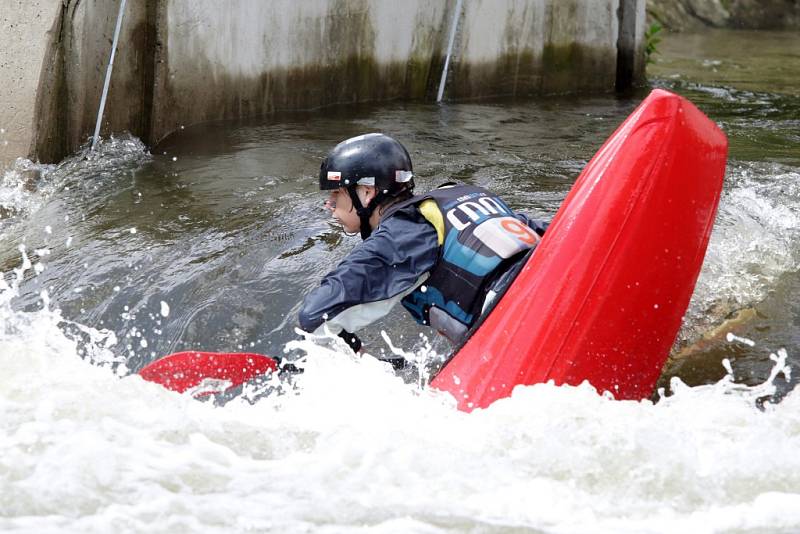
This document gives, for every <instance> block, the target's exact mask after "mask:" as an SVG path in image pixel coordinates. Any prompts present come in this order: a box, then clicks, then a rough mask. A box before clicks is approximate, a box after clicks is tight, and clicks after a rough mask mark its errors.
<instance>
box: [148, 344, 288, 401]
mask: <svg viewBox="0 0 800 534" xmlns="http://www.w3.org/2000/svg"><path fill="white" fill-rule="evenodd" d="M277 367H278V362H277V361H275V360H274V359H272V358H270V357H269V356H264V355H262V354H249V353H242V352H230V353H227V352H200V351H194V350H193V351H186V352H176V353H175V354H170V355H169V356H164V357H163V358H159V359H158V360H156V361H154V362H151V363H149V364H147V365H145V366H144V367H143V368H142V369H141V370H140V371H139V375H140V376H141V377H142V378H144V379H145V380H147V381H149V382H155V383H157V384H161V385H162V386H164V387H165V388H167V389H170V390H172V391H177V392H178V393H183V392H184V391H187V390H191V391H190V392H191V394H192V395H193V396H195V397H202V396H205V395H210V394H212V393H219V392H222V391H226V390H228V389H230V388H232V387H236V386H239V385H241V384H243V383H245V382H247V381H248V380H250V379H252V378H255V377H256V376H258V375H263V374H266V373H267V372H270V371H274V370H275V369H277Z"/></svg>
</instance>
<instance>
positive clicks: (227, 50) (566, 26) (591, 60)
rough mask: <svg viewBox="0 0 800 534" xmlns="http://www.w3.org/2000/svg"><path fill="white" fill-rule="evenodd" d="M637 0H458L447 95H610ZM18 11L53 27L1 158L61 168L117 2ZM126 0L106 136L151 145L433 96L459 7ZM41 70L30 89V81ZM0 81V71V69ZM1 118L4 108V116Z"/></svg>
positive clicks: (638, 8) (374, 0)
mask: <svg viewBox="0 0 800 534" xmlns="http://www.w3.org/2000/svg"><path fill="white" fill-rule="evenodd" d="M644 2H645V0H469V1H468V2H464V9H463V11H462V13H460V14H459V19H458V20H459V30H458V33H457V35H458V38H457V42H456V54H455V57H454V59H453V61H452V62H451V69H450V72H449V75H448V82H447V89H446V91H445V97H446V98H448V99H451V100H452V99H464V98H481V97H488V96H497V95H539V94H547V93H567V92H597V91H610V90H613V89H614V87H615V85H616V86H617V87H618V88H624V86H628V85H630V84H634V83H637V82H638V81H642V80H643V79H644V62H643V59H644V54H643V49H644V44H643V34H644ZM15 4H16V5H17V7H18V9H17V10H16V11H14V13H12V16H11V17H10V19H11V20H12V22H13V21H17V20H27V19H29V18H30V16H29V15H30V14H31V13H37V14H40V16H41V18H43V19H47V20H46V23H42V25H41V26H42V27H43V28H51V31H50V33H49V40H47V42H46V43H45V39H44V38H43V37H41V36H40V37H39V39H38V41H37V42H38V44H37V46H38V48H37V49H36V50H31V51H30V52H29V53H27V56H29V57H28V58H27V59H26V60H25V61H24V62H23V63H22V65H23V66H22V67H21V68H23V69H25V71H26V76H28V78H27V79H28V81H27V82H26V83H27V85H26V87H25V89H24V91H25V92H26V94H29V95H32V96H31V97H30V98H29V99H28V101H26V102H20V104H18V105H17V109H23V110H24V113H25V114H26V115H25V118H24V120H23V121H22V122H23V123H26V124H28V125H29V126H28V128H29V130H28V134H29V135H28V137H21V136H20V137H19V142H18V143H16V144H15V145H14V148H13V150H8V151H7V153H6V154H7V155H5V156H4V160H5V161H6V162H7V161H8V159H9V156H18V155H29V156H32V157H34V158H38V159H40V160H42V161H55V160H57V159H59V158H61V157H63V156H64V155H66V154H67V153H69V152H71V151H73V150H75V149H76V148H77V147H78V146H80V145H81V144H83V143H85V142H86V141H87V140H88V138H89V136H90V135H91V134H92V130H93V127H94V121H95V118H96V113H97V107H98V104H99V100H100V93H101V90H102V84H103V77H104V73H105V68H106V64H107V62H108V56H109V54H110V50H109V48H110V44H111V39H112V33H113V29H114V22H115V18H116V14H117V9H118V6H119V3H118V1H110V0H62V1H61V2H59V1H58V0H48V1H46V2H45V1H43V0H42V1H40V2H36V3H35V5H34V3H25V2H22V0H20V1H19V2H15ZM127 5H128V7H127V9H126V13H125V19H124V21H123V26H122V27H123V31H122V35H121V37H120V44H119V47H118V50H117V56H116V60H115V65H114V74H113V77H112V82H111V88H110V93H109V99H108V103H107V106H106V114H105V117H104V120H103V128H102V133H103V135H108V134H109V133H111V132H121V131H125V130H127V131H130V132H132V133H133V134H135V135H137V136H139V137H140V138H142V139H143V140H144V141H145V142H147V143H150V144H154V143H156V142H157V141H158V140H160V139H162V138H163V137H164V136H166V135H168V134H169V133H170V132H172V131H174V130H175V129H176V128H178V127H180V126H182V125H190V124H193V123H197V122H203V121H210V120H218V119H232V118H241V117H255V116H262V115H267V114H270V113H273V112H275V111H277V110H295V109H314V108H317V107H320V106H329V105H335V104H343V103H354V102H364V101H385V100H393V99H431V100H433V98H434V96H435V90H436V87H437V85H438V81H439V77H440V75H441V68H442V65H443V63H444V54H445V50H446V46H447V37H448V34H449V29H450V25H451V22H452V19H453V17H454V15H455V13H454V11H455V6H456V0H438V1H431V0H404V1H403V2H398V1H396V0H303V1H302V2H298V1H296V0H270V1H269V2H265V1H262V0H226V1H225V2H219V1H218V0H136V1H133V2H128V4H127ZM22 6H27V7H24V8H23V7H22ZM37 6H38V8H39V11H37ZM26 15H28V16H26ZM26 24H27V23H26ZM31 28H33V27H32V26H31ZM27 32H28V35H33V34H35V30H33V29H28V30H27ZM14 53H15V54H25V52H24V51H19V52H16V51H15V52H14ZM43 58H44V60H43ZM620 62H625V63H626V64H625V65H624V66H621V65H620ZM34 64H35V65H36V68H32V65H34ZM32 70H33V71H35V74H34V75H31V74H30V73H31V71H32ZM39 73H41V75H40V76H39V79H38V83H34V82H33V81H31V80H33V79H35V78H36V76H38V75H39ZM0 75H2V76H3V77H6V73H5V70H4V71H2V72H0ZM621 86H623V87H621ZM34 99H35V102H36V104H35V105H33V104H32V101H33V100H34ZM8 113H9V112H8V110H7V109H4V110H0V122H4V121H6V120H7V118H6V116H7V114H8ZM18 122H19V121H18ZM22 129H24V128H22ZM26 144H27V147H26Z"/></svg>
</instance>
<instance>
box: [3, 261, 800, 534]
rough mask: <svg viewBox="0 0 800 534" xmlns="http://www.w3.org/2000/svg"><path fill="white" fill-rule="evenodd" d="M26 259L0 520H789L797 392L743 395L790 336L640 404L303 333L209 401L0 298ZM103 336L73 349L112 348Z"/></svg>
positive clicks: (497, 527)
mask: <svg viewBox="0 0 800 534" xmlns="http://www.w3.org/2000/svg"><path fill="white" fill-rule="evenodd" d="M23 257H24V258H27V255H26V254H25V253H24V250H23ZM31 269H32V267H31V266H30V262H29V261H28V260H27V259H26V260H25V262H24V263H23V265H22V266H21V267H20V268H19V269H18V270H17V271H15V272H14V273H11V276H10V277H9V276H5V277H3V279H4V280H6V279H9V278H10V282H11V283H10V284H9V283H6V282H5V281H4V282H3V285H2V288H0V319H2V322H0V325H1V326H0V360H2V369H3V373H2V376H0V421H2V422H1V423H0V425H2V426H1V427H0V436H2V439H0V529H2V530H3V531H40V530H49V531H55V530H73V531H93V532H102V531H108V530H110V529H114V528H119V527H120V525H124V529H125V530H132V531H139V530H142V531H144V530H147V531H155V532H162V531H163V532H167V531H169V532H172V531H175V530H201V529H202V530H203V531H210V532H225V531H230V530H246V529H253V530H271V531H280V532H299V531H303V532H313V531H321V532H331V531H336V532H338V531H348V530H352V529H359V530H365V531H374V532H400V531H402V532H441V531H464V530H475V529H477V530H480V531H485V532H494V531H505V530H507V529H509V528H520V529H533V530H538V531H544V532H612V531H613V532H675V531H678V530H684V531H686V530H688V531H695V532H715V531H726V530H742V531H748V530H752V531H758V530H762V529H765V528H768V529H771V530H772V531H781V530H786V531H790V530H792V529H795V528H797V527H800V495H798V489H800V459H798V456H797V455H796V454H795V453H796V451H797V450H798V446H800V415H798V414H800V409H799V408H800V397H798V396H797V395H796V394H790V395H789V396H788V397H787V398H786V399H785V400H784V401H783V402H782V403H780V404H777V405H771V404H767V405H766V406H765V408H764V409H763V411H760V410H758V409H757V408H756V407H755V405H754V400H755V399H756V398H758V397H761V396H764V395H768V394H769V393H770V391H771V389H770V387H771V386H772V383H773V382H775V381H778V380H781V379H783V378H785V376H784V375H786V374H788V369H786V365H785V358H786V353H785V351H779V352H778V356H777V357H776V365H775V370H774V372H773V375H772V376H771V377H770V380H769V381H768V382H766V383H764V384H762V385H761V386H758V387H747V386H742V385H739V384H736V383H734V382H733V380H732V378H731V377H730V376H729V377H726V379H723V380H722V381H720V382H718V383H716V384H711V385H707V386H702V387H694V388H689V387H686V386H682V385H681V384H680V383H679V381H677V380H673V382H674V383H673V388H672V389H673V391H674V394H673V395H671V396H669V397H664V398H661V399H660V400H659V402H657V403H655V404H653V403H652V402H649V401H642V402H632V401H613V400H610V399H609V398H608V397H605V396H602V395H598V394H597V393H596V392H595V391H594V390H593V389H592V388H591V387H590V386H589V385H588V384H584V385H582V386H579V387H554V386H553V385H549V384H539V385H535V386H527V387H518V388H516V389H515V390H514V392H513V395H512V396H511V397H510V398H508V399H504V400H501V401H498V402H496V403H495V404H494V405H492V406H491V407H489V408H488V409H485V410H477V411H476V412H474V413H472V414H465V413H462V412H458V411H457V410H455V409H454V406H455V402H454V400H453V399H452V398H450V397H449V396H448V395H446V394H444V393H441V392H437V391H432V390H430V389H427V388H423V389H420V388H419V387H418V386H415V385H408V384H406V383H404V382H403V381H402V380H401V379H399V378H398V377H396V376H395V375H394V374H393V373H392V372H391V371H390V370H389V366H388V364H385V363H381V362H379V361H377V360H375V359H372V358H367V357H364V358H358V357H355V356H353V355H352V354H350V355H348V354H347V352H346V351H344V350H340V348H337V347H336V346H335V345H334V346H329V347H326V346H320V345H319V344H317V343H315V342H314V340H311V339H309V340H301V341H296V342H293V346H292V347H290V348H291V349H292V350H298V349H299V350H302V351H304V352H305V356H304V360H303V366H304V369H305V372H304V373H303V374H301V375H298V376H297V377H296V379H295V383H294V387H293V388H292V389H290V390H288V391H287V392H286V393H285V394H283V395H276V396H269V397H261V398H260V399H259V400H258V402H252V398H248V396H247V394H246V393H245V394H243V395H242V396H240V397H237V398H235V399H233V400H231V401H230V402H228V403H227V404H226V406H225V408H224V409H220V408H215V407H214V405H213V404H211V403H201V402H196V401H194V400H192V399H191V397H190V396H189V395H177V394H175V393H172V392H169V391H167V390H165V389H163V388H161V387H160V386H157V385H155V384H150V383H146V382H144V381H142V380H141V379H140V378H139V377H138V376H135V375H134V376H128V377H125V378H122V379H119V377H117V376H116V375H115V373H114V372H112V369H113V366H112V365H109V364H110V363H113V357H111V356H109V358H110V360H109V361H106V362H103V359H102V358H100V357H91V358H88V359H85V358H82V357H81V356H82V354H81V352H80V350H81V349H80V347H79V343H78V342H76V340H75V339H72V338H70V336H69V335H68V334H65V333H64V331H63V325H62V323H63V318H62V317H61V316H60V314H59V312H58V311H57V310H53V309H50V307H49V306H48V304H47V299H46V298H44V299H43V302H44V306H43V307H42V308H41V309H39V310H36V311H28V312H23V311H18V310H14V309H13V305H12V302H13V300H14V298H15V296H16V294H17V291H18V289H17V284H18V280H19V279H21V277H22V276H24V275H25V273H26V272H29V271H30V270H31ZM81 326H82V327H83V330H82V331H85V332H92V329H91V328H89V327H86V326H83V325H81ZM102 339H103V338H102V336H100V335H95V336H94V337H91V338H90V339H89V340H87V341H85V343H86V345H88V346H93V348H92V349H90V350H88V351H85V352H84V354H97V355H100V354H106V355H109V351H108V347H106V346H105V345H104V341H102ZM734 341H737V340H735V339H734ZM398 350H400V349H398ZM90 360H91V361H93V362H94V363H97V364H98V365H91V364H90Z"/></svg>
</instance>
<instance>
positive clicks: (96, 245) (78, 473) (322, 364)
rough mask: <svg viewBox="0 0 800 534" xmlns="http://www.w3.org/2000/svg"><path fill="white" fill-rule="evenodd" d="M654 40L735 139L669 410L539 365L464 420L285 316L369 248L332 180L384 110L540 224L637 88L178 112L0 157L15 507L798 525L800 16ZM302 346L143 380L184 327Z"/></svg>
mask: <svg viewBox="0 0 800 534" xmlns="http://www.w3.org/2000/svg"><path fill="white" fill-rule="evenodd" d="M659 51H660V54H658V55H657V56H656V58H657V61H656V63H655V64H653V65H651V66H650V69H649V73H650V76H651V79H650V84H651V86H654V87H662V88H666V89H669V90H672V91H676V92H678V93H680V94H683V95H685V96H687V97H688V98H690V99H691V100H692V101H693V102H695V104H696V105H698V107H700V109H702V110H703V111H704V112H706V113H707V114H708V115H709V116H710V117H711V118H712V119H714V120H715V121H717V122H718V123H719V124H720V126H721V127H722V128H723V129H724V130H725V132H726V133H727V134H728V136H729V139H730V143H731V144H730V160H729V165H728V170H727V175H726V185H725V191H724V194H723V197H722V201H721V204H720V212H719V217H718V221H717V224H716V227H715V230H714V233H713V235H712V239H711V244H710V247H709V252H708V255H707V258H706V263H705V265H704V268H703V272H702V273H701V276H700V279H699V281H698V285H697V289H696V292H695V295H694V297H693V300H692V303H691V305H690V308H689V311H688V313H687V317H686V321H685V325H684V328H683V330H682V331H681V333H680V335H679V339H678V342H677V343H676V347H675V350H674V351H673V358H672V359H671V361H670V363H668V365H667V366H666V368H665V371H664V374H663V377H662V380H661V382H660V386H661V387H662V388H664V390H665V393H664V396H663V397H659V398H658V399H656V400H657V402H652V401H643V402H617V401H613V400H610V399H608V398H607V397H603V396H599V395H597V394H596V393H595V392H594V391H593V390H592V389H591V388H590V387H589V386H581V387H577V388H571V387H563V388H556V387H553V386H551V385H537V386H532V387H523V388H518V389H517V390H516V391H515V393H514V395H513V396H512V397H511V398H510V399H506V400H503V401H499V402H497V403H495V404H494V405H493V406H491V407H490V408H488V409H486V410H480V411H477V412H475V413H472V414H469V415H467V414H464V413H461V412H458V411H456V410H454V408H453V403H452V402H451V399H449V398H447V397H446V396H444V395H442V394H437V393H436V392H432V391H430V390H428V389H426V388H424V387H420V385H419V384H417V383H411V384H408V383H406V382H404V381H403V380H401V379H400V378H398V377H396V376H394V374H393V373H391V372H390V370H389V367H388V365H387V364H384V363H380V362H378V361H377V360H375V359H371V358H363V359H360V360H355V359H353V358H351V357H349V356H347V355H346V354H343V353H339V352H336V351H335V350H333V349H331V348H326V347H322V346H317V345H314V344H312V343H310V342H307V341H295V340H296V338H297V335H296V334H295V333H294V331H293V326H294V321H295V317H296V313H297V310H298V306H299V302H300V300H301V298H302V295H303V294H304V293H305V292H306V291H308V290H309V289H310V288H311V287H313V286H314V285H315V284H316V283H318V280H319V278H320V277H321V276H322V275H323V274H324V273H325V272H326V271H327V270H328V269H329V268H331V267H332V266H333V265H335V263H336V262H337V261H338V260H339V259H341V258H342V257H343V256H344V255H345V254H346V253H347V251H348V250H349V249H350V248H352V246H354V245H355V244H356V242H357V240H358V238H356V237H347V236H343V235H341V233H340V232H339V231H338V230H337V229H336V228H335V227H333V226H332V225H331V224H330V223H329V222H328V221H327V220H326V217H325V214H324V212H323V210H322V197H321V195H320V194H319V192H317V191H316V172H317V169H318V168H319V163H320V160H321V158H322V157H323V156H324V154H325V153H326V152H327V150H328V149H329V148H330V147H332V146H333V145H334V144H335V143H336V142H338V141H340V140H342V139H344V138H347V137H350V136H352V135H356V134H359V133H363V132H367V131H386V132H390V133H392V134H393V135H395V136H396V137H397V138H399V139H401V140H402V141H403V142H404V143H405V144H406V146H407V147H408V149H409V151H410V152H411V154H412V157H413V158H414V164H415V171H416V173H417V176H418V180H417V182H418V189H419V190H426V189H428V188H430V187H433V186H435V185H437V184H439V183H442V182H444V181H447V180H450V179H458V180H463V181H466V182H470V183H474V184H478V185H482V186H486V187H489V188H491V189H493V190H495V191H497V192H499V193H500V194H501V195H503V196H504V197H505V198H507V200H508V201H509V203H510V204H511V205H512V207H514V208H515V209H519V210H522V211H525V212H527V213H529V214H531V215H533V216H537V217H543V218H550V217H552V216H553V214H554V213H555V211H556V210H557V208H558V206H559V204H560V202H561V201H562V200H563V198H564V197H565V196H566V194H567V192H568V190H569V188H570V186H571V184H572V182H573V181H574V180H575V178H576V177H577V174H578V173H579V172H580V170H581V169H582V168H583V166H584V165H585V163H586V162H587V161H588V159H589V158H590V157H591V156H592V155H593V153H594V152H595V151H596V150H597V149H598V148H599V147H600V145H601V144H602V141H603V140H604V139H605V138H606V137H607V136H608V135H609V134H610V133H611V132H612V131H613V130H614V129H615V128H616V126H617V125H618V124H619V123H620V122H621V121H622V120H624V118H625V117H626V116H627V115H628V114H629V113H630V112H631V111H632V110H633V109H634V108H635V107H636V105H637V104H638V103H639V102H640V101H641V99H642V98H644V96H645V95H646V94H647V89H643V90H641V91H637V92H635V93H633V94H630V95H625V96H620V95H608V96H596V97H569V98H562V97H551V98H544V99H538V100H535V101H531V100H517V101H509V100H501V101H482V102H475V103H460V104H445V105H442V106H436V105H432V104H390V105H384V106H363V107H348V108H344V109H335V110H323V111H318V112H313V113H303V114H286V115H281V116H277V117H273V118H270V119H269V120H268V121H253V122H240V123H220V124H206V125H198V126H187V127H186V128H185V129H184V128H182V129H181V130H180V131H178V132H176V134H174V135H173V136H171V137H170V138H168V139H167V140H165V141H164V142H162V143H161V144H160V145H159V146H157V147H150V148H148V147H145V146H144V145H143V144H142V143H141V142H140V141H139V140H137V139H135V138H132V137H130V136H124V135H123V136H117V137H115V138H113V139H108V140H105V141H104V142H103V143H102V144H101V145H100V147H99V152H98V153H95V154H90V153H89V152H88V151H86V150H83V151H80V152H79V153H77V154H75V155H73V156H71V157H69V158H67V159H66V160H65V161H63V162H62V163H60V164H59V165H38V164H34V163H31V162H28V161H23V160H19V161H18V162H17V163H16V164H15V165H14V166H12V167H11V168H9V169H6V170H5V171H3V173H2V176H1V177H0V272H2V273H5V274H4V275H3V281H4V282H0V361H1V362H2V369H3V371H4V372H3V374H2V376H0V425H1V426H0V529H2V530H3V531H37V532H39V531H50V532H56V531H58V532H61V531H64V530H68V531H80V532H108V531H109V530H112V529H114V530H118V531H125V532H128V531H148V532H162V531H163V532H189V531H199V530H203V531H209V532H227V531H231V530H236V531H274V532H352V531H363V532H425V533H428V532H462V531H470V532H508V531H514V532H516V531H532V532H674V531H678V530H684V531H692V532H721V531H726V532H728V531H731V532H794V531H796V530H798V529H800V460H798V459H797V454H796V451H797V450H798V448H799V447H800V415H798V414H800V409H799V408H800V396H798V394H796V393H793V392H792V387H793V385H794V383H795V381H796V379H797V377H798V375H800V371H798V369H797V364H798V359H799V358H800V347H798V341H799V340H800V308H799V307H798V306H800V305H799V304H798V302H800V298H798V297H800V267H798V260H799V259H800V257H799V255H800V148H798V147H800V86H799V85H798V83H797V80H798V79H800V38H799V37H798V36H797V35H793V34H787V33H745V32H730V31H725V32H707V33H704V34H702V35H697V36H686V35H682V36H667V39H665V41H664V42H663V43H662V44H661V45H660V47H659ZM743 51H746V52H747V53H746V54H744V53H743ZM740 56H742V57H740ZM744 56H746V57H744ZM382 331H383V332H385V334H386V336H387V337H388V338H390V339H391V340H392V342H393V343H394V344H395V345H397V346H399V347H402V348H403V349H405V350H407V351H409V352H416V353H418V354H420V355H425V354H428V353H429V352H430V351H434V352H437V351H438V352H439V353H444V352H446V351H447V350H448V347H447V345H446V344H445V343H444V342H442V341H441V340H440V339H437V338H428V337H427V332H425V331H424V330H420V329H418V328H416V327H415V326H413V325H411V324H410V320H409V319H407V318H406V317H404V316H403V312H401V311H397V312H393V313H392V314H391V315H390V316H389V317H388V318H386V319H385V320H383V321H381V322H380V324H378V325H377V327H376V328H374V329H373V330H371V331H370V332H367V333H365V335H364V336H363V337H364V340H365V342H366V345H367V347H368V349H369V351H370V352H372V353H373V354H376V355H380V354H382V353H383V354H387V353H389V348H388V345H387V343H386V341H385V340H384V339H383V335H382ZM287 342H291V343H290V345H292V346H293V347H294V348H293V353H294V354H305V353H307V355H308V356H307V361H306V364H305V366H306V372H305V373H304V374H303V375H300V376H299V377H298V378H297V380H296V383H295V386H296V390H293V391H290V392H288V393H286V394H285V395H281V396H277V395H271V396H266V397H265V396H263V394H262V393H263V389H262V388H261V386H252V387H248V388H246V390H245V391H244V392H243V393H242V394H241V395H240V396H238V397H236V398H233V399H230V400H228V401H227V403H226V404H225V406H224V407H216V406H214V404H213V403H211V402H204V403H203V402H197V401H194V400H192V399H191V398H188V397H186V396H180V395H177V394H173V393H171V392H168V391H166V390H164V389H162V388H160V387H159V386H155V385H153V384H148V383H145V382H143V381H142V380H140V379H139V378H138V377H137V376H135V375H133V376H131V374H132V373H133V372H135V371H136V370H137V369H139V368H141V366H142V365H144V364H145V363H147V362H149V361H152V360H153V359H155V358H157V357H158V356H160V355H163V354H167V353H170V352H175V351H178V350H182V349H187V348H200V349H204V350H219V351H240V350H248V351H254V352H261V353H266V354H276V355H280V354H283V352H284V350H285V345H286V343H287ZM776 362H777V363H776ZM765 400H766V402H765ZM778 400H780V402H777V401H778Z"/></svg>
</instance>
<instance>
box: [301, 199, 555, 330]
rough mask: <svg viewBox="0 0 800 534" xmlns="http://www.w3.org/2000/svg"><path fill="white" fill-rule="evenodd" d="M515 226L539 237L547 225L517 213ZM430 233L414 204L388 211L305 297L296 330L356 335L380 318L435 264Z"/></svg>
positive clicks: (435, 250) (433, 232) (436, 255)
mask: <svg viewBox="0 0 800 534" xmlns="http://www.w3.org/2000/svg"><path fill="white" fill-rule="evenodd" d="M514 216H515V217H516V218H517V219H518V220H520V222H522V223H524V224H526V225H527V226H529V227H530V228H532V229H533V230H534V231H535V232H536V233H537V234H539V235H543V234H544V231H545V229H546V228H547V223H545V222H543V221H539V220H533V219H530V218H528V217H527V216H525V215H523V214H515V215H514ZM439 249H440V247H439V243H438V236H437V232H436V229H435V228H434V227H433V225H432V224H431V223H429V222H428V220H427V219H425V217H424V216H423V215H422V214H421V213H420V212H419V210H418V209H417V206H416V205H413V204H412V205H408V206H405V207H403V208H402V209H399V210H395V211H391V212H390V213H389V215H388V216H386V217H384V218H383V219H382V220H381V221H380V224H379V226H378V228H377V229H375V230H374V231H373V232H372V235H371V236H370V237H369V238H367V239H366V240H364V241H363V242H362V243H360V244H359V245H357V246H356V247H355V248H354V249H353V250H352V251H351V252H350V254H348V256H347V257H346V258H345V259H344V260H342V262H341V263H340V264H339V265H338V266H337V267H336V268H335V269H334V270H333V271H331V272H330V273H328V274H327V275H325V277H324V278H323V279H322V281H321V283H320V285H319V287H317V288H316V289H314V290H312V291H311V292H310V293H309V294H308V295H306V297H305V300H304V301H303V306H302V308H301V310H300V313H299V323H300V328H302V329H303V330H305V331H306V332H315V333H322V331H323V325H326V326H327V327H328V328H329V329H330V332H331V333H333V334H337V333H338V332H339V331H340V330H346V331H348V332H358V331H359V330H361V329H362V328H364V327H365V326H367V325H369V324H370V323H372V322H374V321H376V320H378V319H380V318H381V317H383V316H385V315H386V314H388V313H389V311H390V310H391V309H392V308H393V307H394V306H395V305H396V304H397V303H398V302H400V301H401V300H402V299H403V297H405V296H406V295H408V294H409V293H411V292H412V291H413V290H414V289H415V288H417V287H418V286H419V285H420V284H422V283H423V282H424V281H425V280H426V279H427V278H428V276H429V274H430V273H431V271H432V270H433V269H434V268H435V267H436V264H437V261H439V256H440V254H439Z"/></svg>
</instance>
